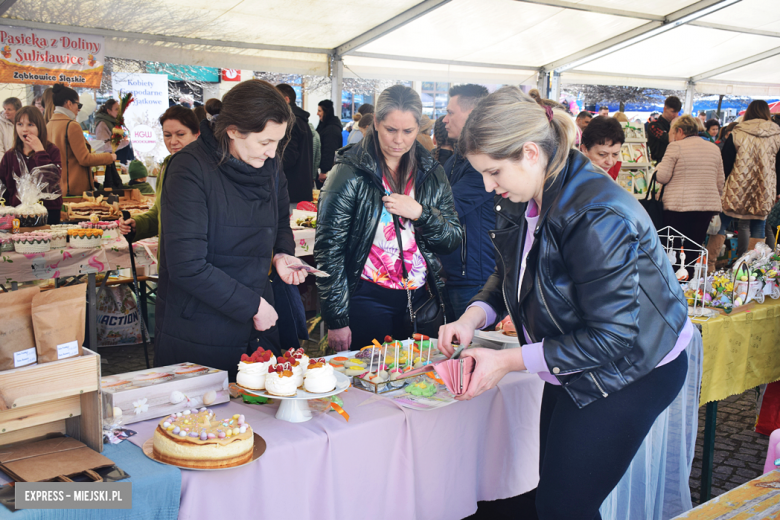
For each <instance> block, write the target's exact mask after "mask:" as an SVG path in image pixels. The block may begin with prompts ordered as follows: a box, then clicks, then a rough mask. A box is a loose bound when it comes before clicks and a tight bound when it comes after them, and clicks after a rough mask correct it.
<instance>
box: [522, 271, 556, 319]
mask: <svg viewBox="0 0 780 520" xmlns="http://www.w3.org/2000/svg"><path fill="white" fill-rule="evenodd" d="M526 269H528V267H527V266H526ZM536 288H537V289H539V296H541V298H542V304H544V310H546V311H547V315H548V316H549V317H550V319H551V320H552V322H553V323H555V326H556V327H558V330H559V331H560V332H561V334H564V332H563V329H562V328H561V326H560V325H558V322H557V321H555V316H553V315H552V312H550V308H549V307H548V306H547V300H546V299H545V298H544V293H543V292H542V282H541V280H540V278H539V277H538V276H537V277H536Z"/></svg>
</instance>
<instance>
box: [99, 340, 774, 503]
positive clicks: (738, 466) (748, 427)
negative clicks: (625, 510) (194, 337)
mask: <svg viewBox="0 0 780 520" xmlns="http://www.w3.org/2000/svg"><path fill="white" fill-rule="evenodd" d="M100 355H101V356H102V359H103V364H102V368H103V375H112V374H121V373H124V372H130V371H133V370H141V369H143V368H146V366H145V364H144V361H143V347H140V346H132V347H112V348H103V349H100ZM153 357H154V347H153V346H150V348H149V359H150V361H151V360H152V359H153ZM704 410H705V408H704V407H702V408H701V409H700V410H699V436H698V439H697V441H696V443H697V446H696V456H695V459H694V461H693V469H692V472H691V480H690V486H691V498H692V499H693V503H694V504H698V502H699V486H700V483H701V456H702V443H703V440H702V439H703V435H704V433H703V432H704ZM755 420H756V392H755V391H754V390H749V391H747V392H745V393H743V394H741V395H736V396H732V397H729V398H728V399H726V400H724V401H721V402H720V403H719V405H718V422H717V428H716V439H715V464H714V466H715V468H714V471H713V481H712V494H713V496H717V495H720V494H722V493H724V492H726V491H728V490H730V489H733V488H735V487H737V486H739V485H741V484H744V483H745V482H747V481H749V480H752V479H754V478H756V477H758V476H759V475H761V474H762V473H763V468H764V457H765V456H766V450H767V445H768V437H766V436H764V435H760V434H758V433H756V432H755V431H753V426H754V424H755Z"/></svg>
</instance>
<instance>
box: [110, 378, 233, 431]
mask: <svg viewBox="0 0 780 520" xmlns="http://www.w3.org/2000/svg"><path fill="white" fill-rule="evenodd" d="M141 385H143V386H141ZM101 386H102V389H103V410H104V411H105V414H106V415H107V416H108V415H109V414H110V415H111V416H112V417H113V418H114V420H115V421H116V420H117V419H118V418H119V417H121V418H122V424H131V423H135V422H139V421H146V420H148V419H155V418H157V417H164V416H166V415H170V414H172V413H175V412H181V411H182V410H185V409H192V408H201V407H203V406H212V405H215V404H220V403H227V402H228V401H229V400H230V394H229V393H228V373H227V372H225V371H224V370H217V369H216V368H209V367H204V366H201V365H194V364H192V363H180V364H178V365H170V366H167V367H156V368H150V369H146V370H139V371H138V372H128V373H126V374H117V375H115V376H110V377H105V378H103V379H102V380H101ZM207 394H208V395H207Z"/></svg>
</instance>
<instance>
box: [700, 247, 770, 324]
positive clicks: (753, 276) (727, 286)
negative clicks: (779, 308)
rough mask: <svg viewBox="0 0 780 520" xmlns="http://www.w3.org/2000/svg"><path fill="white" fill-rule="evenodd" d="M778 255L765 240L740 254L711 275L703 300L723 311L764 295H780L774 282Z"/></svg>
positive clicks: (760, 300) (758, 301)
mask: <svg viewBox="0 0 780 520" xmlns="http://www.w3.org/2000/svg"><path fill="white" fill-rule="evenodd" d="M778 272H780V255H778V254H777V253H776V252H775V251H773V250H772V248H770V247H769V246H767V245H766V244H764V243H759V244H757V245H756V247H755V249H753V250H752V251H748V252H747V253H745V254H744V255H742V256H741V257H740V258H739V259H738V260H737V261H736V262H735V263H734V267H733V269H731V270H728V271H718V272H716V273H714V274H713V275H712V276H710V277H709V278H708V280H707V283H706V285H705V287H704V304H705V305H708V306H712V307H719V308H721V309H723V310H724V311H726V312H731V311H732V310H733V309H736V308H738V307H741V306H743V305H746V304H748V303H750V302H752V301H755V302H757V303H763V302H764V299H765V298H766V297H769V298H772V299H775V300H776V299H778V298H780V287H778V284H777V277H778Z"/></svg>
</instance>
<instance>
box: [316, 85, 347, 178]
mask: <svg viewBox="0 0 780 520" xmlns="http://www.w3.org/2000/svg"><path fill="white" fill-rule="evenodd" d="M317 116H318V117H319V118H320V124H318V125H317V133H318V134H319V136H320V143H321V144H322V153H321V154H320V175H319V178H318V179H317V187H318V188H320V187H322V184H323V183H324V182H325V179H326V178H327V177H328V172H329V171H330V170H331V168H333V163H334V161H335V159H336V150H338V149H339V148H341V147H342V144H343V142H344V140H343V138H342V135H341V131H342V128H341V120H340V119H339V118H338V117H337V116H336V114H335V113H334V112H333V101H331V100H330V99H323V100H322V101H320V103H319V105H318V106H317Z"/></svg>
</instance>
